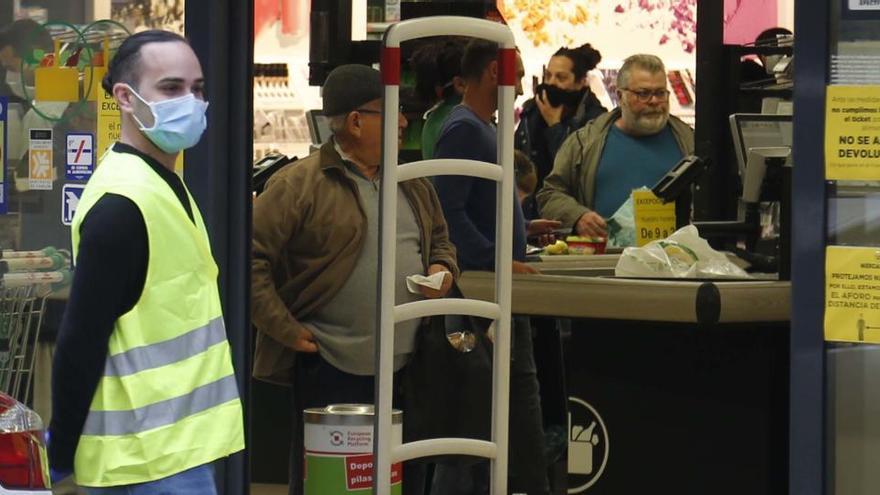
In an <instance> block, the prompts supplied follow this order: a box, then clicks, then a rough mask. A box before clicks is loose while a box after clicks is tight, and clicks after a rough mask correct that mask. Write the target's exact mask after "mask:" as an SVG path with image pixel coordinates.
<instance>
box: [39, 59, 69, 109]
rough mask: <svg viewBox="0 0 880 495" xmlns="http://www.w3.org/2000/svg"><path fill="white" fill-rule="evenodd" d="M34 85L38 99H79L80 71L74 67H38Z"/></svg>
mask: <svg viewBox="0 0 880 495" xmlns="http://www.w3.org/2000/svg"><path fill="white" fill-rule="evenodd" d="M34 86H35V88H34V99H35V100H37V101H67V102H74V101H79V71H78V70H76V69H75V68H73V67H37V68H36V69H34Z"/></svg>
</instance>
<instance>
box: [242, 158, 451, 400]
mask: <svg viewBox="0 0 880 495" xmlns="http://www.w3.org/2000/svg"><path fill="white" fill-rule="evenodd" d="M344 167H345V165H344V163H343V161H342V158H341V157H340V156H339V154H338V153H337V152H336V150H335V149H334V148H333V143H332V142H331V143H327V144H325V145H324V146H322V147H321V150H320V151H319V152H318V153H313V154H312V155H310V156H308V157H307V158H305V159H303V160H300V161H297V162H294V163H292V164H290V165H288V166H286V167H284V168H282V169H281V170H279V171H278V172H276V173H275V175H274V176H272V178H271V179H269V181H268V182H267V184H266V188H265V189H264V191H263V193H262V194H260V195H259V196H257V198H256V200H254V240H253V260H252V262H251V311H252V318H251V319H252V321H253V324H254V326H255V327H256V330H257V341H256V348H255V356H254V377H255V378H259V379H263V380H266V381H271V382H274V383H280V384H284V385H288V384H290V378H291V371H292V369H293V363H294V355H295V351H294V350H293V347H292V346H293V343H294V341H295V340H296V338H297V335H299V332H300V331H301V329H302V328H303V327H302V324H301V323H300V320H302V319H305V318H307V317H308V316H309V314H310V313H312V312H313V311H315V310H316V309H317V308H320V307H321V306H322V305H324V304H326V303H327V302H328V301H329V300H330V299H331V298H332V297H333V296H334V295H335V294H336V293H337V292H338V291H339V289H341V288H342V286H343V284H345V281H346V280H347V279H348V275H349V274H350V273H351V271H352V269H353V268H354V266H355V264H356V263H357V258H358V255H359V254H360V251H361V248H362V246H363V242H364V237H365V235H366V229H367V222H366V216H365V215H364V210H363V207H362V206H361V203H360V195H359V194H358V192H357V185H356V184H354V182H353V181H352V180H351V179H350V178H348V177H347V176H346V174H345V168H344ZM402 189H403V193H404V195H405V196H406V198H407V200H408V201H409V203H410V206H411V207H412V209H413V212H414V213H415V216H416V221H417V222H418V224H419V228H420V230H421V246H422V263H423V264H424V266H425V269H427V267H428V266H429V265H432V264H435V263H439V264H442V265H445V266H446V267H448V268H449V269H450V271H452V274H453V276H454V277H456V278H457V277H458V266H457V262H456V256H455V246H454V245H453V244H452V243H451V242H450V241H449V235H448V232H447V228H446V220H445V219H444V217H443V210H442V209H441V208H440V202H439V200H438V199H437V194H436V193H435V192H434V188H433V186H432V185H431V184H430V182H428V181H427V180H425V179H415V180H410V181H406V182H404V183H402ZM377 263H378V260H377Z"/></svg>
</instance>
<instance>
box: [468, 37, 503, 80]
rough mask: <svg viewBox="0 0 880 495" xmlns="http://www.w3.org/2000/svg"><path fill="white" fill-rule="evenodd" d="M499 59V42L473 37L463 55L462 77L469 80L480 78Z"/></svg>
mask: <svg viewBox="0 0 880 495" xmlns="http://www.w3.org/2000/svg"><path fill="white" fill-rule="evenodd" d="M496 60H498V44H497V43H493V42H491V41H486V40H483V39H473V40H471V41H470V42H468V44H467V46H466V47H465V48H464V55H463V56H462V57H461V77H463V78H465V79H466V80H468V81H474V80H479V79H480V77H482V76H483V71H485V70H486V67H489V64H491V63H492V62H494V61H496Z"/></svg>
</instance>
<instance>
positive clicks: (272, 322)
mask: <svg viewBox="0 0 880 495" xmlns="http://www.w3.org/2000/svg"><path fill="white" fill-rule="evenodd" d="M323 97H324V114H325V115H327V116H328V117H329V119H330V129H331V130H332V132H333V139H332V140H331V141H330V142H328V143H326V144H324V145H323V146H322V147H321V149H320V150H319V151H317V152H315V153H313V154H312V155H310V156H309V157H307V158H305V159H303V160H300V161H297V162H294V163H291V164H290V165H287V166H286V167H284V168H283V169H281V170H279V171H278V172H277V173H275V175H274V176H273V177H272V178H271V179H269V181H268V182H267V184H266V187H265V189H264V191H263V193H262V194H260V195H259V196H258V197H257V198H256V200H255V202H254V241H253V264H252V308H253V323H254V326H255V327H256V329H257V342H256V356H255V360H254V376H255V377H256V378H259V379H263V380H266V381H271V382H275V383H280V384H284V385H290V386H292V387H293V390H292V395H293V416H294V423H293V437H294V438H293V445H292V449H291V478H290V480H291V482H290V493H291V494H300V493H302V491H301V486H302V478H303V477H302V474H303V473H302V467H303V461H302V448H303V447H302V445H303V443H302V431H303V430H302V428H303V426H302V411H303V409H306V408H310V407H324V406H326V405H329V404H340V403H372V402H373V375H374V372H375V370H374V359H375V354H374V352H375V345H374V334H375V327H376V297H377V296H376V294H377V292H378V290H377V288H378V285H377V280H378V259H379V194H380V189H381V183H380V175H381V174H380V161H381V157H382V145H381V143H382V115H381V109H382V82H381V78H380V75H379V72H378V71H376V70H375V69H372V68H370V67H367V66H364V65H343V66H341V67H338V68H336V69H335V70H333V71H332V72H331V73H330V74H329V75H328V76H327V81H326V82H325V84H324V88H323ZM406 124H407V122H406V118H405V117H404V116H403V115H400V116H399V120H398V126H397V128H398V134H399V135H400V134H402V132H403V130H404V129H405V128H406ZM396 269H397V276H396V278H395V280H396V281H397V282H396V285H397V286H396V291H395V292H396V298H397V301H396V303H397V304H402V303H405V302H410V301H415V300H418V299H423V298H435V297H443V296H444V295H446V293H447V292H448V291H449V289H450V287H451V285H452V280H453V277H454V276H457V274H458V268H457V265H456V257H455V247H454V246H453V245H452V244H451V243H450V241H449V238H448V235H447V230H446V221H445V220H444V218H443V213H442V209H441V208H440V204H439V202H438V200H437V195H436V194H435V193H434V189H433V187H432V186H431V184H430V183H429V182H428V181H426V180H424V179H415V180H410V181H406V182H403V183H401V184H400V185H399V186H398V210H397V267H396ZM437 272H446V275H445V277H444V281H443V284H442V286H441V287H440V289H438V290H432V289H429V288H422V290H421V293H420V294H413V293H410V292H409V291H407V288H406V277H407V276H409V275H414V274H422V275H425V274H427V275H432V274H435V273H437ZM418 326H419V321H418V320H414V321H407V322H401V323H399V324H398V325H397V328H396V332H395V337H394V338H395V341H394V369H395V371H400V370H401V369H403V368H404V366H406V363H407V359H408V357H409V355H410V353H412V351H413V344H414V340H415V334H416V331H417V330H418ZM406 479H407V476H406V475H404V480H406ZM404 483H406V481H404ZM404 492H409V490H408V489H407V486H406V485H405V486H404ZM415 493H418V492H417V491H416V492H415Z"/></svg>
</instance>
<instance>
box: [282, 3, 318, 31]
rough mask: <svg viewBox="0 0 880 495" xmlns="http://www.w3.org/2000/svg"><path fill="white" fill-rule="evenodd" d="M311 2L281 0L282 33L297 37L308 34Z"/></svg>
mask: <svg viewBox="0 0 880 495" xmlns="http://www.w3.org/2000/svg"><path fill="white" fill-rule="evenodd" d="M310 11H311V1H310V0H281V32H282V33H284V34H287V35H293V36H297V35H300V34H304V33H307V32H308V28H309V12H310Z"/></svg>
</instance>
